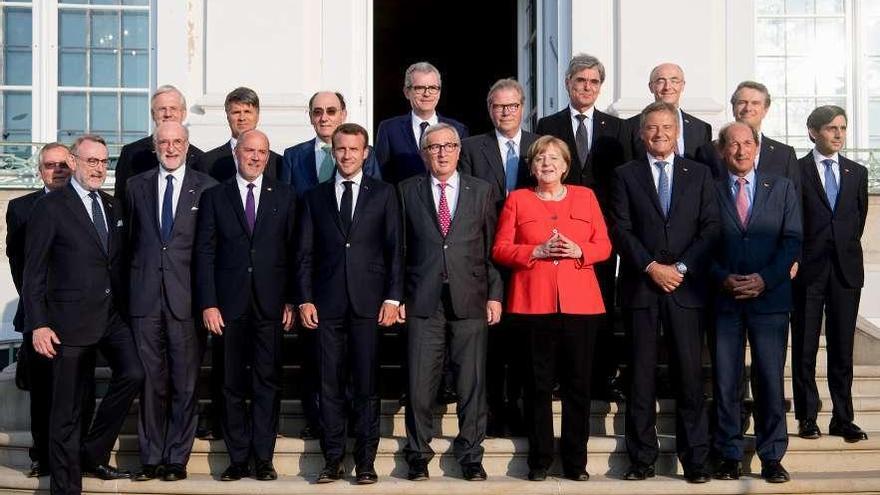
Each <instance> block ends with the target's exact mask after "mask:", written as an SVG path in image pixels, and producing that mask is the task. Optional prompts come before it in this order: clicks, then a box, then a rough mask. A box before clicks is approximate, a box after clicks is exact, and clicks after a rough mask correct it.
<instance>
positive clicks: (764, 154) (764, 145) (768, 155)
mask: <svg viewBox="0 0 880 495" xmlns="http://www.w3.org/2000/svg"><path fill="white" fill-rule="evenodd" d="M775 153H776V146H775V145H774V144H773V143H771V142H770V139H769V138H767V137H766V136H764V135H763V134H761V156H760V157H758V170H760V171H762V172H763V173H774V171H773V170H767V169H765V168H764V166H765V165H768V166H769V165H770V164H771V163H776V160H774V159H773V155H774V154H775Z"/></svg>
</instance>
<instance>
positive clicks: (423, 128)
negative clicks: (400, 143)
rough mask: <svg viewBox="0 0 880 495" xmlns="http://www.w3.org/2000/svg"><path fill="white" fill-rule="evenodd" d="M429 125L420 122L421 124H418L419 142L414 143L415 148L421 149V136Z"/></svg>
mask: <svg viewBox="0 0 880 495" xmlns="http://www.w3.org/2000/svg"><path fill="white" fill-rule="evenodd" d="M429 125H430V124H428V123H427V122H422V123H421V124H419V142H417V143H416V148H421V146H422V136H424V135H425V129H427V128H428V126H429Z"/></svg>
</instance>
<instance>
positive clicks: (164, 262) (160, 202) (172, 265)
mask: <svg viewBox="0 0 880 495" xmlns="http://www.w3.org/2000/svg"><path fill="white" fill-rule="evenodd" d="M153 141H154V148H155V150H156V158H158V160H159V166H157V167H156V168H154V169H153V170H150V171H148V172H144V173H142V174H139V175H137V176H135V177H132V178H131V179H130V180H129V183H128V188H127V196H126V202H127V204H128V208H127V210H128V217H129V246H130V249H131V270H130V272H129V273H130V277H129V286H130V292H129V293H130V297H129V299H130V300H129V313H130V315H131V328H132V332H133V334H134V339H135V343H136V344H137V347H138V354H139V355H140V357H141V362H142V363H143V365H144V370H145V371H146V372H147V375H148V376H150V379H149V380H147V381H146V382H145V383H144V390H143V392H142V393H141V403H140V417H139V418H138V438H139V444H140V454H141V463H142V465H143V467H142V469H141V471H140V472H139V473H138V474H137V475H136V476H135V478H134V479H135V480H136V481H147V480H151V479H154V478H162V479H164V480H166V481H176V480H180V479H184V478H186V463H187V461H188V460H189V455H190V451H191V449H192V443H193V438H195V429H196V405H197V399H196V395H195V391H196V382H197V381H198V376H199V367H200V365H201V353H200V352H199V350H200V346H199V340H198V338H197V334H196V331H197V330H196V326H195V323H194V320H193V314H192V296H191V294H192V287H191V275H190V264H191V261H192V249H193V241H194V238H195V230H196V214H197V213H198V209H199V199H200V198H201V196H202V193H203V192H204V191H205V190H207V189H208V188H210V187H213V186H214V185H216V184H217V181H215V180H214V179H212V178H211V177H210V176H208V175H206V174H203V173H201V172H197V171H195V170H193V169H192V167H191V166H189V165H190V164H189V163H187V158H188V156H189V153H188V151H189V132H188V131H187V130H186V128H185V127H184V126H183V125H181V124H180V123H179V122H174V121H169V122H164V123H162V124H159V126H158V127H157V128H156V132H154V133H153ZM157 226H158V229H157V228H156V227H157Z"/></svg>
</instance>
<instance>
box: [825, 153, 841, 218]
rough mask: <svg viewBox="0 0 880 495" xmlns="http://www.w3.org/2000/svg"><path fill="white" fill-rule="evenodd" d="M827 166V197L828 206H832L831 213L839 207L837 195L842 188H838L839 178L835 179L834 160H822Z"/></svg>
mask: <svg viewBox="0 0 880 495" xmlns="http://www.w3.org/2000/svg"><path fill="white" fill-rule="evenodd" d="M822 165H825V196H827V197H828V204H829V205H831V211H834V208H835V207H836V206H837V193H838V192H839V191H840V188H839V187H838V186H837V177H834V168H833V165H834V160H830V159H825V160H822Z"/></svg>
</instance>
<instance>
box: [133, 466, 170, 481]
mask: <svg viewBox="0 0 880 495" xmlns="http://www.w3.org/2000/svg"><path fill="white" fill-rule="evenodd" d="M162 472H163V471H162V466H160V465H156V464H144V465H143V466H142V467H141V470H140V471H138V472H137V473H136V474H135V475H134V476H133V477H132V478H131V479H132V481H150V480H154V479H156V478H161V477H162Z"/></svg>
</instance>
